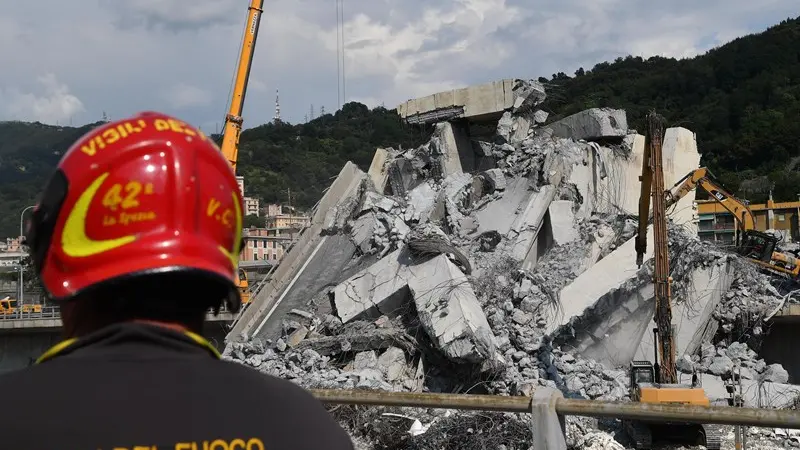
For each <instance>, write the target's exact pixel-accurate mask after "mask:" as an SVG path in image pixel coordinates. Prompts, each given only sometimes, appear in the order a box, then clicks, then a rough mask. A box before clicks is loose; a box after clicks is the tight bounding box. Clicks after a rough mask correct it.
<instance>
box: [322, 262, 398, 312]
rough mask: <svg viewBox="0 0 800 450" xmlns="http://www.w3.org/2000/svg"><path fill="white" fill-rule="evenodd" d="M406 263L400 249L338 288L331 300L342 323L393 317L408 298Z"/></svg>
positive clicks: (335, 289)
mask: <svg viewBox="0 0 800 450" xmlns="http://www.w3.org/2000/svg"><path fill="white" fill-rule="evenodd" d="M409 261H410V256H409V255H408V254H407V252H406V251H405V249H404V248H400V249H398V250H395V251H394V252H392V253H390V254H388V255H386V256H385V257H383V258H381V259H380V260H379V261H378V262H376V263H375V264H373V265H371V266H369V267H367V268H366V269H364V270H362V271H360V272H358V273H357V274H355V275H353V276H352V277H350V278H348V279H347V280H345V281H344V282H342V283H340V284H339V285H337V286H336V287H335V288H334V291H333V298H334V304H335V305H336V311H337V315H338V316H339V318H340V319H342V322H344V323H347V322H350V321H352V320H354V319H356V318H364V317H374V318H377V317H379V316H380V315H382V314H385V315H388V316H391V315H394V314H396V313H397V312H398V310H399V309H400V308H401V307H402V304H403V303H404V302H405V301H406V300H407V298H408V296H407V287H408V281H407V279H408V277H409V276H410V273H409V271H408V268H407V266H406V264H407V262H409Z"/></svg>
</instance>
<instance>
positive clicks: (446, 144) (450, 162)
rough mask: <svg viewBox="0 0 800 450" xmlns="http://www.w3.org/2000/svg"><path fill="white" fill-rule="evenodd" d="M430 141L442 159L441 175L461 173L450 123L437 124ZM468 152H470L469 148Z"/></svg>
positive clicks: (454, 137) (456, 143)
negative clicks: (434, 144) (433, 142)
mask: <svg viewBox="0 0 800 450" xmlns="http://www.w3.org/2000/svg"><path fill="white" fill-rule="evenodd" d="M432 139H433V140H434V141H435V142H436V148H437V149H438V150H439V152H440V153H441V157H442V173H443V175H444V176H445V177H447V176H448V175H453V174H458V173H462V172H463V170H462V167H461V157H460V155H459V152H458V142H457V141H456V136H455V133H454V131H453V125H452V124H451V123H450V122H439V123H437V124H436V129H435V130H434V132H433V137H432ZM469 151H472V149H471V148H470V149H469Z"/></svg>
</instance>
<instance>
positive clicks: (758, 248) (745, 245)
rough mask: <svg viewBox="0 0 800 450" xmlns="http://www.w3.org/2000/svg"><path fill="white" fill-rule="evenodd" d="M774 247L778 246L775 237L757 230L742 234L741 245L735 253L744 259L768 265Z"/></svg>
mask: <svg viewBox="0 0 800 450" xmlns="http://www.w3.org/2000/svg"><path fill="white" fill-rule="evenodd" d="M776 245H778V238H777V237H775V236H773V235H771V234H767V233H764V232H761V231H757V230H746V231H744V232H743V233H742V238H741V243H740V244H739V246H738V247H737V248H736V252H737V253H739V254H740V255H742V256H744V257H745V258H750V259H754V260H756V261H761V262H764V263H769V262H770V261H771V260H772V254H773V252H774V251H775V246H776Z"/></svg>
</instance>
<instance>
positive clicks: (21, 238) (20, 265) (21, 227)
mask: <svg viewBox="0 0 800 450" xmlns="http://www.w3.org/2000/svg"><path fill="white" fill-rule="evenodd" d="M35 207H36V205H31V206H28V207H27V208H25V209H23V210H22V212H21V213H20V214H19V250H20V252H22V242H23V239H24V238H23V235H24V234H25V230H24V229H23V225H24V222H23V219H24V218H25V212H26V211H28V210H29V209H32V208H35ZM23 272H24V270H23V267H22V258H20V261H19V297H18V300H17V305H18V306H22V300H23V297H24V295H25V292H24V291H25V288H24V287H23V286H24V284H23V281H24V280H23V275H22V273H23Z"/></svg>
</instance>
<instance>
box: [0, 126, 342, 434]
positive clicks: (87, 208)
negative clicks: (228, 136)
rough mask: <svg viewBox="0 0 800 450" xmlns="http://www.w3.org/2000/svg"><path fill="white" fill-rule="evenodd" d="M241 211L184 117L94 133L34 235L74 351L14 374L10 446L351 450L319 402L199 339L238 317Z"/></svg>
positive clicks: (44, 205) (73, 154)
mask: <svg viewBox="0 0 800 450" xmlns="http://www.w3.org/2000/svg"><path fill="white" fill-rule="evenodd" d="M242 209H243V201H242V196H241V193H240V192H239V188H238V185H237V182H236V178H235V177H234V174H233V171H232V170H231V167H230V165H229V164H228V162H227V161H226V160H225V158H224V157H223V156H222V154H221V153H220V151H219V149H218V147H217V146H216V145H215V144H214V143H213V142H212V141H210V140H209V139H208V138H207V137H205V136H204V135H203V134H202V132H200V131H199V130H197V129H196V128H193V127H191V126H189V125H187V124H186V123H184V122H182V121H180V120H177V119H175V118H173V117H169V116H167V115H163V114H159V113H153V112H148V113H142V114H139V115H137V116H134V117H131V118H128V119H124V120H121V121H118V122H112V123H107V124H104V125H102V126H101V127H98V128H95V129H93V130H92V131H90V132H89V133H87V134H86V135H85V136H83V137H81V138H80V139H79V140H78V141H77V142H76V143H75V144H74V145H73V146H72V147H71V148H70V149H69V150H68V151H67V153H66V154H65V155H64V157H63V158H62V159H61V161H60V162H59V164H58V167H57V168H56V171H55V174H54V175H53V176H52V178H51V179H50V180H49V182H48V183H47V185H46V187H45V189H44V192H43V194H42V195H41V199H40V203H39V204H38V206H37V207H36V208H35V210H34V212H33V214H32V217H31V220H30V221H29V224H28V231H27V233H26V243H27V245H28V246H29V249H30V255H31V259H32V262H33V265H34V268H35V270H36V272H37V274H38V275H39V277H40V279H41V281H42V284H43V287H44V289H45V290H46V292H47V294H48V296H49V298H51V299H52V300H53V301H54V302H56V303H57V304H59V305H60V310H61V318H62V322H63V331H64V335H65V336H64V337H65V340H64V341H63V342H61V343H59V344H57V345H56V346H54V347H53V348H51V349H50V350H48V351H47V352H45V353H44V354H43V355H42V356H41V357H40V358H39V359H38V360H37V361H36V364H35V365H33V366H31V367H28V368H25V369H22V370H20V371H18V372H13V373H10V374H6V375H3V377H4V378H3V382H4V384H3V385H4V386H6V387H8V388H9V389H6V391H5V397H4V404H5V405H6V406H8V408H3V411H4V414H5V415H7V416H8V417H7V420H5V421H4V423H6V424H12V425H9V426H7V427H6V429H5V431H4V432H3V447H4V448H6V447H7V448H14V449H16V450H25V449H45V448H59V449H83V450H88V449H129V450H130V449H137V450H138V449H141V450H145V449H147V450H152V449H159V450H162V449H175V450H179V449H185V450H278V449H285V450H300V449H323V448H324V449H330V450H338V449H352V448H353V446H352V443H351V441H350V438H349V437H348V435H347V434H346V433H345V432H344V431H343V430H342V429H341V428H340V427H339V426H338V424H337V423H336V422H335V421H334V420H333V419H332V418H331V417H330V416H329V415H328V413H327V412H326V411H325V409H324V408H323V406H322V405H321V404H320V403H319V402H318V401H317V400H316V399H314V398H313V397H312V396H311V395H310V394H309V393H308V392H306V391H305V390H303V389H301V388H300V387H298V386H296V385H295V384H293V383H291V382H288V381H284V380H280V379H277V378H273V377H270V376H266V375H263V374H261V373H259V372H258V371H256V370H253V369H251V368H248V367H246V366H243V365H240V364H235V363H232V362H227V361H222V360H221V358H220V355H219V353H218V352H217V350H216V349H215V348H214V347H213V346H212V345H211V344H210V343H209V342H208V341H206V340H205V339H204V338H203V337H202V336H201V333H202V328H203V322H204V320H205V317H206V314H207V312H208V311H209V310H216V311H219V309H220V308H221V307H223V306H225V307H226V308H227V310H228V311H231V312H236V311H237V310H238V309H239V308H240V306H241V299H240V296H239V291H238V289H237V287H236V283H235V277H236V271H237V262H238V255H239V252H240V250H241V247H242Z"/></svg>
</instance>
